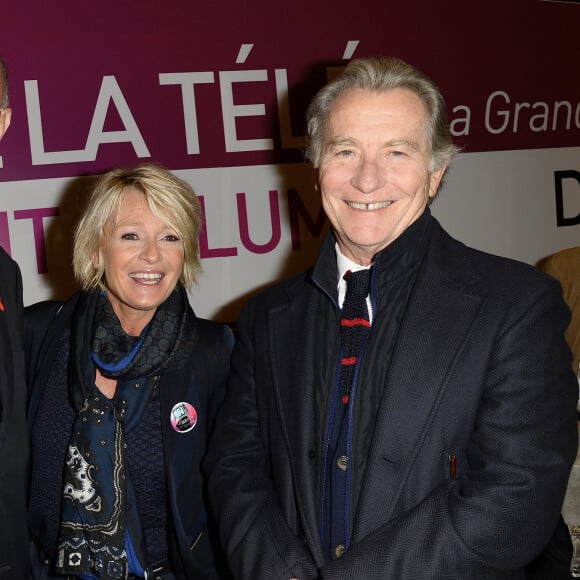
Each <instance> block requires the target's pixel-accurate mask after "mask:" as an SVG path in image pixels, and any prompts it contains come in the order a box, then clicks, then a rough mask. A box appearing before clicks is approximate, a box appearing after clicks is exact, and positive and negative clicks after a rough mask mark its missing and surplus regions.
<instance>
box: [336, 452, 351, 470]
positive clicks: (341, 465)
mask: <svg viewBox="0 0 580 580" xmlns="http://www.w3.org/2000/svg"><path fill="white" fill-rule="evenodd" d="M336 467H338V469H341V470H342V471H346V469H347V467H348V457H347V456H346V455H342V456H341V457H339V458H338V459H337V460H336Z"/></svg>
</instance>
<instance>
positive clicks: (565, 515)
mask: <svg viewBox="0 0 580 580" xmlns="http://www.w3.org/2000/svg"><path fill="white" fill-rule="evenodd" d="M538 268H539V269H540V270H542V271H544V272H546V274H550V276H552V277H554V278H556V279H557V280H558V281H559V282H560V284H561V285H562V295H563V297H564V300H565V301H566V303H567V304H568V307H569V308H570V312H571V315H572V318H571V320H570V324H569V325H568V329H567V330H566V341H567V342H568V345H569V346H570V348H571V349H572V355H573V361H572V370H573V372H574V373H575V374H576V375H577V377H578V382H579V391H580V246H575V247H572V248H566V249H564V250H560V251H559V252H556V253H555V254H552V255H550V256H548V257H547V258H544V259H543V260H542V261H541V262H540V263H539V264H538ZM577 408H578V410H579V411H580V398H579V402H578V406H577ZM579 426H580V424H579ZM526 577H527V579H528V580H572V579H573V578H578V577H580V449H579V450H578V453H577V457H576V462H575V463H574V466H573V467H572V472H571V473H570V479H569V480H568V488H567V490H566V496H565V498H564V505H563V507H562V517H561V518H560V521H559V522H558V525H557V526H556V530H555V532H554V534H553V536H552V538H551V539H550V541H549V543H548V545H547V546H546V547H545V549H544V550H543V551H542V553H541V554H540V555H539V556H538V557H537V558H536V559H535V560H534V561H533V562H532V563H531V564H530V565H529V566H528V567H527V570H526Z"/></svg>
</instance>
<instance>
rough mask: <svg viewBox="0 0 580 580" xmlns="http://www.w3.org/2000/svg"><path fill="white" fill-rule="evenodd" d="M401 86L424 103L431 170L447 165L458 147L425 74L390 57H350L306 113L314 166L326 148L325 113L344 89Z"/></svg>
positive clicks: (442, 104)
mask: <svg viewBox="0 0 580 580" xmlns="http://www.w3.org/2000/svg"><path fill="white" fill-rule="evenodd" d="M394 88H404V89H407V90H410V91H412V92H414V93H415V94H416V95H417V96H418V97H419V98H420V99H421V100H422V101H423V103H424V104H425V108H426V110H427V130H428V132H429V149H430V151H429V157H430V170H431V171H437V170H438V169H441V168H444V167H447V166H448V165H449V164H450V163H451V161H452V160H453V158H454V157H455V155H456V154H457V153H458V151H459V148H458V147H456V146H455V145H454V144H453V140H452V137H451V132H450V128H449V123H448V120H447V108H446V106H445V101H444V99H443V96H442V95H441V93H440V92H439V89H438V88H437V86H436V85H435V83H434V82H433V81H432V80H431V79H430V78H429V77H427V75H425V74H424V73H422V72H421V71H419V70H417V69H416V68H414V67H412V66H411V65H409V64H407V63H406V62H403V61H402V60H400V59H397V58H393V57H378V58H372V57H371V58H361V59H357V60H353V61H352V62H350V63H349V64H348V65H347V67H346V68H345V69H344V71H343V72H342V74H340V75H339V76H338V77H337V78H335V79H334V80H333V81H331V82H330V83H328V84H327V85H326V86H325V87H323V88H322V89H321V90H320V91H319V92H318V94H317V95H316V96H315V97H314V99H313V100H312V102H311V103H310V106H309V108H308V112H307V118H306V120H307V125H308V138H309V142H308V151H307V153H308V157H309V159H310V161H311V162H312V164H313V165H314V167H315V168H318V167H319V166H320V161H321V158H322V155H323V153H324V148H325V145H326V143H325V132H326V125H327V121H328V115H329V112H330V109H331V107H332V105H333V104H334V102H335V100H336V99H337V98H338V97H339V96H340V95H341V94H342V93H344V92H346V91H349V90H353V89H363V90H368V91H374V92H381V91H388V90H391V89H394Z"/></svg>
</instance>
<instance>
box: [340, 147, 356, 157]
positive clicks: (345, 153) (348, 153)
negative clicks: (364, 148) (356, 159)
mask: <svg viewBox="0 0 580 580" xmlns="http://www.w3.org/2000/svg"><path fill="white" fill-rule="evenodd" d="M352 154H353V152H352V150H351V149H341V150H340V151H338V152H337V155H339V156H340V157H350V156H351V155H352Z"/></svg>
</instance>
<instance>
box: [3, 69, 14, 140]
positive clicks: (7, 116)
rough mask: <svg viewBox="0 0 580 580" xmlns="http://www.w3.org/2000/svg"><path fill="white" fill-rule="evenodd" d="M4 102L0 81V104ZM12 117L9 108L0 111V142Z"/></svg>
mask: <svg viewBox="0 0 580 580" xmlns="http://www.w3.org/2000/svg"><path fill="white" fill-rule="evenodd" d="M3 100H4V83H3V82H2V81H1V80H0V103H1V102H2V101H3ZM11 117H12V110H11V109H10V107H6V108H5V109H1V110H0V141H2V137H4V133H6V131H7V130H8V127H9V126H10V119H11Z"/></svg>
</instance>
